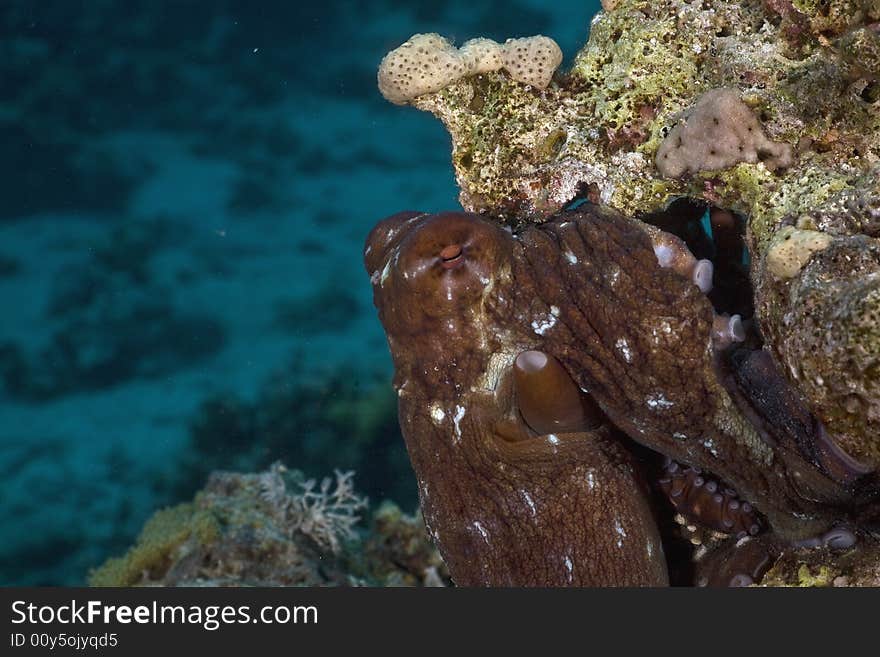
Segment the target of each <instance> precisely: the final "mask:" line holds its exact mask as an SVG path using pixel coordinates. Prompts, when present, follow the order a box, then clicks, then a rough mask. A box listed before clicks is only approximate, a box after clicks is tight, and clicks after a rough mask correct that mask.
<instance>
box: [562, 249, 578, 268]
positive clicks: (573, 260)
mask: <svg viewBox="0 0 880 657" xmlns="http://www.w3.org/2000/svg"><path fill="white" fill-rule="evenodd" d="M562 255H564V256H565V259H566V260H568V261H569V262H570V263H571V264H573V265H576V264H577V262H578V259H577V256H576V255H575V254H574V253H572V252H571V251H566V252H565V253H563V254H562Z"/></svg>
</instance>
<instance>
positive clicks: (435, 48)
mask: <svg viewBox="0 0 880 657" xmlns="http://www.w3.org/2000/svg"><path fill="white" fill-rule="evenodd" d="M561 63H562V51H561V50H560V49H559V46H558V45H557V44H556V42H555V41H554V40H553V39H550V38H548V37H545V36H540V35H538V36H533V37H524V38H521V39H508V40H507V42H506V43H504V44H503V45H502V44H499V43H497V42H495V41H493V40H492V39H486V38H478V39H471V40H470V41H467V42H465V44H464V45H463V46H462V47H461V48H460V49H459V48H456V47H455V46H453V45H452V43H451V42H450V41H449V40H447V39H446V38H444V37H442V36H440V35H439V34H416V35H413V36H412V37H410V39H409V40H408V41H406V43H404V44H403V45H401V46H400V47H398V48H396V49H395V50H392V51H391V52H390V53H388V54H387V55H386V56H385V57H384V59H382V62H381V64H379V73H378V83H379V91H381V92H382V95H383V96H385V98H386V99H387V100H389V101H391V102H392V103H395V104H397V105H404V104H406V103H408V102H409V101H411V100H413V99H414V98H417V97H419V96H422V95H425V94H429V93H435V92H437V91H440V90H441V89H443V88H444V87H446V86H448V85H450V84H452V83H454V82H456V81H458V80H460V79H462V78H464V77H466V76H472V75H478V74H482V73H490V72H492V71H498V70H500V69H502V68H503V69H505V70H506V71H507V72H508V73H509V74H510V76H511V77H512V78H513V79H514V80H516V81H518V82H521V83H522V84H528V85H531V86H533V87H537V88H539V89H544V88H546V87H547V85H549V84H550V80H551V79H552V77H553V72H554V71H555V70H556V68H557V67H558V66H559V64H561Z"/></svg>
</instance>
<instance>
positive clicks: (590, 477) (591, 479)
mask: <svg viewBox="0 0 880 657" xmlns="http://www.w3.org/2000/svg"><path fill="white" fill-rule="evenodd" d="M587 486H588V487H589V488H590V490H593V489H595V488H596V475H594V474H593V471H592V470H590V471H589V472H588V473H587Z"/></svg>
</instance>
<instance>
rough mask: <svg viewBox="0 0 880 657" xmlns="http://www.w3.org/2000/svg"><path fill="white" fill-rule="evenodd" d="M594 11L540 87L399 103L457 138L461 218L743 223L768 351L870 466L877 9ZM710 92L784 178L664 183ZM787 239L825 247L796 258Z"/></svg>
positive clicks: (786, 4)
mask: <svg viewBox="0 0 880 657" xmlns="http://www.w3.org/2000/svg"><path fill="white" fill-rule="evenodd" d="M606 6H607V7H608V8H609V10H608V11H603V12H600V13H599V14H598V15H597V16H596V17H595V18H594V20H593V22H592V25H591V29H590V37H589V41H588V42H587V44H586V45H585V46H584V47H583V49H582V50H581V51H580V52H579V53H578V54H577V55H576V57H575V58H574V61H573V63H572V64H571V66H570V69H569V70H568V71H567V72H563V73H559V72H558V73H557V75H556V77H555V79H554V81H553V82H551V84H550V85H549V86H548V87H547V88H546V89H536V88H533V87H530V86H527V85H524V84H521V83H519V82H516V81H515V80H512V79H511V78H510V77H509V76H507V75H506V74H505V73H504V72H503V71H497V72H492V73H487V74H484V75H473V76H466V77H463V78H461V79H459V80H457V81H455V82H454V83H452V84H450V85H448V86H446V87H445V88H443V89H441V90H439V91H438V92H436V93H431V94H426V95H423V96H419V97H418V98H415V99H414V100H413V101H412V102H411V104H412V105H414V106H415V107H417V108H419V109H421V110H425V111H429V112H432V113H433V114H434V115H436V116H437V117H438V118H439V119H440V120H441V121H442V122H443V123H444V124H445V126H446V127H447V129H448V130H449V132H450V134H451V136H452V148H453V151H452V160H453V165H454V169H455V174H456V179H457V181H458V184H459V186H460V189H461V191H460V201H461V204H462V206H463V207H464V208H465V209H466V210H470V211H475V212H479V213H484V214H487V215H491V216H493V217H496V218H498V219H499V220H501V221H503V222H506V223H508V224H511V225H513V226H518V225H522V224H523V223H526V222H541V221H544V220H546V219H547V218H548V217H549V216H551V215H552V214H554V213H555V212H557V211H559V210H560V209H562V208H564V207H566V206H567V205H569V204H570V203H572V202H573V201H576V200H578V199H583V198H586V199H589V200H590V201H593V202H597V203H602V204H607V205H611V206H613V207H615V208H617V209H619V210H621V211H623V212H624V213H626V214H628V215H630V216H633V217H639V218H640V217H643V216H644V215H647V214H648V213H651V212H656V211H658V210H662V209H664V208H666V207H667V206H668V205H669V203H670V202H671V201H673V200H674V199H676V198H680V197H688V198H691V199H695V200H697V201H702V202H705V203H706V204H708V205H711V206H714V207H719V208H724V209H727V210H731V211H733V212H735V213H737V214H739V215H741V216H743V217H745V218H746V220H747V226H748V232H747V235H746V241H747V244H748V246H749V249H750V255H751V261H752V265H751V273H750V275H751V278H752V282H753V284H754V287H755V296H756V298H755V302H756V303H755V307H756V319H757V321H758V324H759V325H760V327H761V330H762V333H763V337H764V339H765V347H766V348H767V349H768V351H770V352H771V353H772V354H773V356H774V358H775V359H776V361H777V362H778V363H779V365H780V366H781V369H782V370H783V371H784V372H785V374H786V376H787V377H788V378H789V380H790V381H791V382H792V384H793V385H794V386H795V387H796V388H798V390H799V391H800V392H801V393H802V394H803V395H804V396H805V398H806V400H807V402H808V403H809V405H810V408H811V410H812V411H813V412H814V413H815V415H816V416H817V417H818V418H819V419H820V420H821V422H822V423H823V424H824V426H825V427H826V428H827V430H828V433H829V434H830V435H831V436H833V437H834V438H835V439H836V440H837V441H838V442H839V444H840V445H841V446H842V447H843V448H844V449H845V450H846V452H847V453H848V454H849V455H851V456H852V457H854V458H855V459H857V460H858V461H860V462H862V463H864V464H866V465H867V466H869V467H873V468H877V467H880V367H878V366H877V362H878V360H877V359H878V358H880V330H878V329H877V324H878V321H877V320H878V318H880V255H878V250H877V238H878V237H880V182H878V180H880V80H878V70H880V67H878V53H880V3H878V2H877V0H831V1H830V2H821V3H820V2H815V1H814V0H794V1H792V0H763V1H762V0H744V1H742V2H733V1H725V0H711V1H710V0H705V1H699V0H694V1H687V0H650V1H648V0H619V2H615V3H606ZM716 89H731V90H733V91H735V92H736V93H738V94H739V98H740V100H741V101H742V102H743V103H744V104H745V105H746V106H747V107H748V108H749V109H750V110H751V112H753V114H754V116H755V118H756V119H757V121H758V124H759V125H760V128H761V130H762V132H763V134H764V135H766V138H767V140H769V142H772V143H774V144H779V145H783V146H784V148H786V149H790V152H791V158H790V161H786V162H785V166H784V167H776V166H773V167H768V166H767V165H768V164H770V162H769V161H768V162H767V163H765V162H763V161H761V160H760V157H759V158H758V160H759V161H757V162H754V163H749V162H740V163H737V164H734V165H732V166H729V167H728V168H725V169H719V170H699V171H697V172H696V173H693V174H690V175H685V176H684V177H681V178H665V177H663V176H662V175H661V173H660V171H659V170H658V169H657V167H656V165H655V157H656V155H657V151H658V149H659V147H660V145H661V143H663V140H664V139H665V138H666V137H667V136H668V135H669V133H670V132H671V131H672V130H673V128H675V127H676V126H677V125H679V123H680V122H681V121H682V120H683V119H685V118H686V117H687V116H688V113H689V112H690V111H691V110H692V109H693V108H694V107H695V106H696V105H697V103H698V101H699V99H700V98H701V96H703V94H705V93H707V92H710V91H712V90H716ZM771 168H772V169H773V170H771ZM792 230H798V231H815V232H818V233H822V235H821V236H816V235H813V236H812V238H811V239H809V240H807V239H799V240H796V241H795V242H794V243H793V244H792V243H789V242H790V240H786V239H784V238H785V237H786V235H788V236H789V237H790V235H791V231H792ZM781 231H787V232H786V234H785V235H780V233H781ZM819 246H822V247H826V248H818V247H819ZM779 248H782V249H783V250H784V251H783V253H781V254H780V253H778V252H775V251H773V250H774V249H779ZM798 248H801V249H802V250H801V251H800V252H796V251H797V249H798ZM803 249H806V250H803ZM852 258H856V260H857V261H858V267H855V268H847V267H846V266H845V263H846V262H848V261H850V260H848V259H852ZM783 260H784V261H786V262H787V263H788V265H787V266H786V267H784V268H782V269H780V266H779V265H780V262H782V261H783ZM780 271H784V274H785V275H784V276H780V275H779V272H780Z"/></svg>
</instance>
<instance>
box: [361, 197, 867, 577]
mask: <svg viewBox="0 0 880 657" xmlns="http://www.w3.org/2000/svg"><path fill="white" fill-rule="evenodd" d="M696 211H699V212H702V209H699V208H698V209H696V210H695V209H694V208H688V207H686V206H678V207H676V206H673V207H672V208H671V209H670V211H669V213H667V214H666V215H665V216H657V217H653V218H645V219H646V220H645V221H641V220H638V219H633V218H628V217H625V216H623V215H621V214H619V213H618V212H616V211H614V210H612V209H610V208H607V207H603V206H600V205H592V204H589V203H585V204H583V205H580V206H578V207H577V208H574V209H569V210H565V211H562V212H560V213H559V214H557V215H556V216H555V217H553V218H552V219H551V220H549V221H547V222H545V223H543V224H540V225H528V226H526V227H524V228H522V229H520V230H516V231H515V230H513V229H511V228H509V227H505V226H503V225H501V224H500V223H499V222H496V221H493V220H491V219H490V218H486V217H483V216H480V215H476V214H470V213H466V212H443V213H439V214H428V213H422V212H414V211H408V212H402V213H398V214H396V215H393V216H391V217H389V218H387V219H385V220H383V221H381V222H380V223H379V224H378V225H376V227H375V228H374V229H373V230H372V231H371V233H370V235H369V236H368V238H367V241H366V247H365V265H366V269H367V271H368V273H369V274H370V277H371V282H372V287H373V293H374V302H375V305H376V308H377V309H378V313H379V318H380V320H381V322H382V324H383V327H384V329H385V332H386V335H387V339H388V344H389V347H390V351H391V355H392V359H393V363H394V370H395V375H394V386H395V388H396V390H397V393H398V409H399V419H400V425H401V429H402V433H403V436H404V439H405V442H406V447H407V451H408V454H409V457H410V460H411V463H412V466H413V469H414V471H415V474H416V477H417V480H418V483H419V499H420V504H421V508H422V512H423V514H424V518H425V524H426V527H427V530H428V532H429V534H430V535H431V537H432V539H433V540H434V542H435V543H436V545H437V546H438V548H439V550H440V552H441V554H442V556H443V558H444V560H445V561H446V563H447V565H448V566H449V570H450V573H451V575H452V578H453V580H454V581H455V583H456V584H457V585H462V586H665V585H667V584H670V583H686V584H704V585H706V584H708V585H719V586H728V585H733V586H735V585H744V584H750V583H753V582H755V581H758V580H759V579H760V577H761V574H762V573H763V572H765V571H766V569H767V568H768V567H769V564H770V563H772V561H773V559H774V558H775V556H778V554H779V553H780V551H782V550H784V549H786V547H787V546H815V545H823V546H830V547H832V548H834V549H846V548H849V547H851V546H852V545H853V544H854V543H855V542H856V541H857V540H858V536H859V533H860V531H862V530H861V527H862V526H863V525H864V523H865V518H866V517H870V516H871V509H873V508H874V506H873V500H874V499H875V498H874V493H875V491H876V478H875V477H874V475H873V472H872V469H871V468H869V467H866V466H864V465H863V464H862V463H860V462H859V461H857V460H856V459H854V458H852V457H851V456H850V455H849V454H848V453H846V452H845V451H844V450H843V449H842V448H841V447H840V446H839V445H838V444H837V443H836V441H835V440H834V438H833V436H830V435H829V434H828V432H826V431H825V430H824V427H823V426H822V423H821V422H819V421H818V420H817V419H816V418H815V417H814V416H813V415H812V414H811V413H810V412H809V410H808V409H807V407H806V406H805V404H804V402H803V400H802V399H801V398H800V397H799V395H798V394H797V391H796V390H794V389H792V388H791V387H790V386H789V385H788V384H787V383H786V382H785V381H786V380H785V378H784V377H783V376H782V375H781V373H780V372H779V371H778V369H777V368H776V366H775V361H774V360H773V358H772V357H770V355H769V354H768V352H767V351H766V350H764V349H763V348H762V346H761V344H760V340H759V338H758V337H756V335H755V334H756V329H755V327H754V325H753V324H752V323H750V322H748V321H744V320H743V319H742V316H741V314H738V313H730V312H728V311H729V310H734V309H736V308H742V307H746V306H747V305H748V301H749V300H748V299H746V300H745V301H742V302H741V303H738V304H732V305H730V307H729V308H725V302H724V299H729V298H730V295H722V296H719V295H718V293H717V291H716V293H715V295H714V296H713V278H714V277H715V275H716V273H717V272H716V269H717V270H718V271H719V272H721V273H723V276H722V278H723V279H724V282H722V287H723V285H724V284H728V285H730V281H731V280H733V281H736V280H738V279H737V278H736V277H737V276H747V274H743V273H742V271H740V270H741V269H742V266H741V263H742V258H741V257H740V255H741V254H740V252H739V251H738V250H737V248H736V246H735V240H734V239H732V238H731V233H730V231H732V230H735V227H733V224H734V223H735V222H732V221H731V217H730V216H728V215H727V214H724V213H713V217H714V218H715V219H717V220H718V221H717V234H716V241H717V242H718V244H720V245H721V253H722V255H723V254H724V253H726V254H727V256H725V257H720V258H716V261H715V262H714V263H713V262H712V261H711V260H710V259H708V258H703V257H697V255H700V254H699V251H700V247H699V244H696V243H695V242H694V241H693V240H690V241H688V242H686V241H685V239H683V236H680V235H678V234H676V233H675V232H673V231H672V228H673V227H675V226H683V225H687V224H692V223H693V222H692V221H691V219H692V218H693V216H694V212H696ZM649 219H650V221H649ZM726 230H727V231H728V232H725V231H726ZM678 232H679V233H682V231H678ZM684 237H686V236H684ZM695 251H696V252H697V255H694V252H695ZM733 287H737V286H736V285H734V286H733ZM740 296H742V295H740ZM713 299H714V302H713ZM744 304H745V305H744ZM673 517H678V518H679V519H680V520H681V524H683V525H693V526H699V527H701V528H703V530H705V531H707V532H712V533H713V535H714V536H715V537H716V539H717V540H715V542H714V545H715V546H716V549H714V551H713V553H712V554H711V555H709V556H707V557H706V558H705V559H704V560H703V561H702V562H701V563H700V565H699V567H698V568H696V569H695V572H694V569H691V570H689V571H688V573H687V574H685V575H683V574H682V573H681V570H682V569H681V567H680V565H676V564H675V561H676V557H675V554H673V553H675V552H677V551H678V550H679V547H678V546H677V545H676V541H675V540H674V539H671V538H670V529H669V526H670V519H671V518H673Z"/></svg>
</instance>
